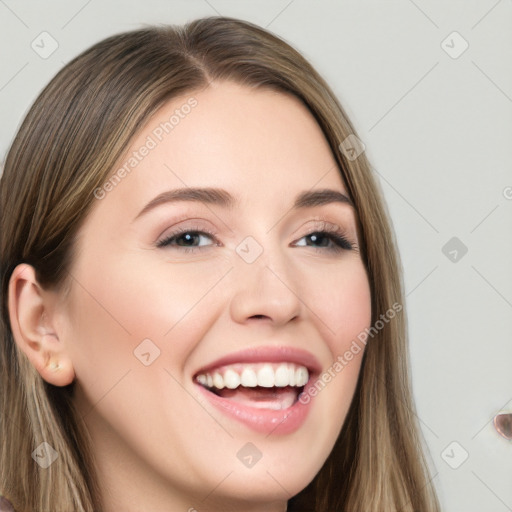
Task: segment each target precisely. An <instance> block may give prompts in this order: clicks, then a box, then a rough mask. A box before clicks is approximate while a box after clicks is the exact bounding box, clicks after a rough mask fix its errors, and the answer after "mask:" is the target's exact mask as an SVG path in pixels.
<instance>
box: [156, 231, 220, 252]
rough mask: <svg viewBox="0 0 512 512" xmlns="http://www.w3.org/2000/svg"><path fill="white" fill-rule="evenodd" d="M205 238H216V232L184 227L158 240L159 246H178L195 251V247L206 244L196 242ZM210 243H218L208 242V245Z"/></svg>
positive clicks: (186, 250) (188, 250)
mask: <svg viewBox="0 0 512 512" xmlns="http://www.w3.org/2000/svg"><path fill="white" fill-rule="evenodd" d="M205 238H209V239H215V234H214V233H211V232H209V231H198V230H192V229H182V230H179V231H175V232H174V233H171V234H170V235H168V236H166V237H165V238H163V239H162V240H160V241H159V242H157V247H176V248H179V249H181V250H184V251H185V252H194V250H195V249H197V248H199V247H204V245H197V244H196V242H200V241H201V239H203V240H204V239H205ZM209 245H218V244H206V246H209Z"/></svg>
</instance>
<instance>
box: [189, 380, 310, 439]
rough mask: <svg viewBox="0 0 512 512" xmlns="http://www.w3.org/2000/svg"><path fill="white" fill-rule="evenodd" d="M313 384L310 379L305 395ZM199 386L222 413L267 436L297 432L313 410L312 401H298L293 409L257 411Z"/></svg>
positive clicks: (305, 388) (304, 391)
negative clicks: (311, 409)
mask: <svg viewBox="0 0 512 512" xmlns="http://www.w3.org/2000/svg"><path fill="white" fill-rule="evenodd" d="M312 382H313V379H310V380H309V382H308V383H307V384H306V386H305V387H304V390H303V393H307V390H308V388H309V386H310V385H312ZM198 386H199V389H200V392H201V393H202V394H203V395H204V396H205V397H206V398H207V399H208V400H209V401H210V402H211V403H212V404H213V405H214V406H215V407H217V408H218V409H219V410H220V411H221V412H223V413H224V414H226V415H227V416H230V417H232V418H234V419H236V420H238V421H240V422H241V423H243V424H245V425H247V426H248V427H249V428H251V429H252V430H255V431H256V432H261V433H264V434H267V435H270V434H273V435H274V434H276V435H279V434H291V433H292V432H295V431H296V430H298V429H299V428H300V427H301V426H302V424H303V423H304V422H305V421H306V418H307V416H308V413H309V410H310V408H311V400H309V401H308V402H307V403H302V402H301V401H300V400H297V401H296V402H295V403H294V404H293V405H292V406H291V407H288V409H281V410H277V411H275V410H272V409H257V408H256V407H250V406H246V405H242V404H239V403H237V402H233V401H231V400H226V399H225V398H222V397H220V396H218V395H216V394H215V393H212V392H211V391H208V390H207V389H205V388H204V387H203V386H201V385H200V384H198Z"/></svg>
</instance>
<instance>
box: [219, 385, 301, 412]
mask: <svg viewBox="0 0 512 512" xmlns="http://www.w3.org/2000/svg"><path fill="white" fill-rule="evenodd" d="M215 392H216V394H217V395H219V396H221V397H222V398H225V399H226V400H231V401H232V402H237V403H239V404H242V405H246V406H248V407H255V408H257V409H273V410H281V409H288V407H291V406H292V405H293V404H294V403H295V401H296V400H297V396H298V394H299V389H297V388H294V387H292V386H287V387H284V388H264V387H260V386H258V387H255V388H244V387H243V386H238V388H236V389H228V388H224V389H220V390H216V391H215Z"/></svg>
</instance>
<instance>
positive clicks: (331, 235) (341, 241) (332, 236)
mask: <svg viewBox="0 0 512 512" xmlns="http://www.w3.org/2000/svg"><path fill="white" fill-rule="evenodd" d="M184 234H193V235H196V236H197V235H206V236H208V237H210V238H213V239H215V238H216V234H215V233H213V232H211V231H208V230H200V229H191V228H186V229H181V230H178V231H175V232H174V233H171V234H170V235H168V236H166V237H165V238H164V239H162V240H160V241H159V242H157V244H156V245H157V247H159V248H163V247H169V246H171V243H172V242H173V241H175V240H177V239H178V238H180V237H181V236H182V235H184ZM312 235H320V238H324V237H326V238H327V239H328V240H330V241H331V242H332V243H333V244H334V245H333V246H331V247H315V249H316V250H317V251H320V252H322V251H323V250H325V251H328V252H332V253H339V252H343V251H351V250H354V249H355V247H356V244H354V243H352V242H350V241H349V240H348V239H347V238H346V237H345V235H344V233H343V231H342V230H341V229H340V228H326V227H324V228H323V229H321V230H315V231H311V232H310V233H308V234H306V235H304V236H303V237H301V238H300V240H302V238H307V237H311V236H312ZM177 247H178V248H179V249H180V250H182V251H183V252H185V253H190V252H192V253H193V252H196V250H198V249H199V250H200V249H201V248H200V247H197V246H196V247H186V246H177ZM300 247H304V246H300Z"/></svg>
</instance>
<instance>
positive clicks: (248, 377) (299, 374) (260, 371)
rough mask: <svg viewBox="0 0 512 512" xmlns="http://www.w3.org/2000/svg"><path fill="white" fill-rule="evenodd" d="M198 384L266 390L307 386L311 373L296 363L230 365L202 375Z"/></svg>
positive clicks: (198, 377) (218, 387)
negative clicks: (259, 387)
mask: <svg viewBox="0 0 512 512" xmlns="http://www.w3.org/2000/svg"><path fill="white" fill-rule="evenodd" d="M196 380H197V382H199V384H202V385H203V386H207V387H209V388H217V389H223V388H228V389H236V388H237V387H238V386H244V387H248V388H254V387H256V386H262V387H264V388H272V387H274V386H275V387H279V388H281V387H285V386H297V387H301V386H304V385H306V383H307V382H308V380H309V372H308V369H307V368H306V367H305V366H299V365H296V364H294V363H279V364H270V363H264V364H249V365H242V364H238V365H230V366H225V367H223V368H221V369H218V370H214V371H213V372H208V373H200V374H199V375H198V376H197V377H196Z"/></svg>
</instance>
